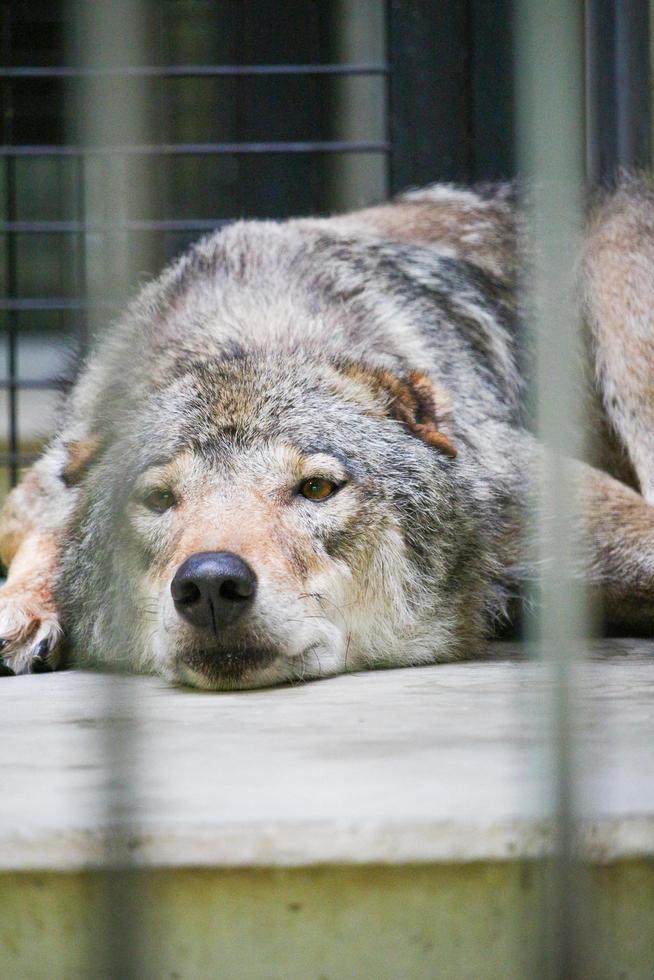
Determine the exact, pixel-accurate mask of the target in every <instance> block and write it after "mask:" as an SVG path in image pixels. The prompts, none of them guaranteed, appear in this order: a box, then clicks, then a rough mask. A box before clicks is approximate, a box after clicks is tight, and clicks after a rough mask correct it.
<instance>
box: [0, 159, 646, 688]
mask: <svg viewBox="0 0 654 980" xmlns="http://www.w3.org/2000/svg"><path fill="white" fill-rule="evenodd" d="M523 239H524V232H523V222H522V219H521V217H520V208H519V207H518V206H517V204H516V201H515V194H514V193H513V191H512V189H511V188H510V187H506V186H501V187H488V186H482V187H478V188H472V189H466V188H460V187H455V186H451V185H434V186H431V187H427V188H425V189H422V190H418V191H412V192H409V193H407V194H404V195H402V196H400V197H398V198H396V199H395V200H393V201H391V202H390V203H387V204H383V205H380V206H377V207H371V208H367V209H365V210H362V211H360V212H358V213H354V214H350V215H345V216H336V217H331V218H300V219H294V220H288V221H284V222H270V221H243V222H237V223H234V224H232V225H230V226H229V227H227V228H225V229H224V230H222V231H221V232H220V233H218V234H215V235H212V236H210V237H207V238H205V239H203V240H201V241H199V243H197V244H196V245H195V246H194V247H192V248H191V249H190V251H188V252H187V253H186V254H184V255H182V256H181V257H180V258H179V259H178V260H177V261H175V262H174V263H173V264H172V265H171V266H170V267H169V268H167V269H166V270H165V271H164V272H163V274H162V275H161V276H160V277H159V278H158V279H157V280H156V281H154V282H152V283H150V284H148V285H146V286H145V287H144V288H143V290H142V291H141V293H140V294H139V295H138V296H137V298H136V299H135V300H134V301H133V302H132V303H131V305H130V306H129V307H128V309H127V310H126V312H125V314H124V315H123V316H122V317H121V318H120V319H119V321H118V322H117V323H116V324H115V325H114V326H113V327H112V328H111V329H110V330H109V331H108V332H107V333H106V334H104V335H103V336H101V337H100V339H99V341H98V342H97V345H96V347H95V349H94V350H93V352H92V354H91V355H90V357H89V358H88V360H87V362H86V364H85V366H84V367H83V369H82V371H81V373H80V376H79V378H78V380H77V383H76V385H75V386H74V388H73V389H72V391H71V393H70V395H69V396H68V398H67V400H66V403H65V405H64V408H63V414H62V419H61V424H60V426H59V429H58V431H57V434H56V435H55V437H54V438H53V439H52V441H51V443H50V444H49V446H48V447H47V449H46V450H45V452H44V453H43V455H42V457H41V458H40V459H39V460H38V461H37V463H36V464H35V465H34V466H33V467H32V469H31V470H29V471H28V472H27V474H26V476H25V477H24V479H23V481H22V482H21V483H20V484H19V485H18V487H16V488H15V489H14V490H13V491H12V493H11V494H10V495H9V497H8V499H7V502H6V504H5V507H4V510H3V513H2V517H1V519H0V554H1V556H2V559H3V561H4V563H5V564H6V565H7V566H8V569H9V574H8V579H7V582H6V584H5V585H4V587H3V588H2V589H1V590H0V638H1V639H0V646H1V652H0V656H1V657H2V658H3V659H4V662H5V664H6V665H7V667H8V668H10V669H11V670H12V671H13V672H14V673H25V672H33V671H38V670H44V669H53V668H55V667H56V666H58V665H61V664H62V663H63V662H64V661H66V660H67V661H70V660H71V659H72V660H73V662H75V663H78V664H90V663H93V664H103V665H114V666H122V667H127V668H128V669H132V670H138V671H146V672H155V673H158V674H160V675H162V676H163V677H165V678H167V679H168V680H169V681H171V682H173V683H180V684H189V685H193V686H197V687H202V688H214V689H236V688H249V687H260V686H267V685H274V684H279V683H283V682H296V681H302V680H308V679H312V678H318V677H325V676H328V675H333V674H336V673H339V672H343V671H350V670H362V669H365V668H371V667H380V666H407V665H414V664H431V663H435V662H439V661H451V660H456V659H460V658H465V657H471V656H475V655H477V654H479V653H480V651H482V650H483V648H484V644H485V642H486V640H487V638H488V636H489V635H492V633H493V631H494V630H495V628H496V626H497V624H498V622H501V620H502V617H504V616H505V615H506V609H507V603H508V601H509V600H510V599H511V597H512V596H514V595H515V594H516V592H517V591H518V590H519V589H520V587H521V583H522V582H524V580H525V579H527V578H528V577H529V576H530V575H531V574H532V573H533V568H531V565H530V558H529V547H528V545H527V543H526V542H527V537H528V536H527V535H526V534H525V523H526V521H527V519H528V515H529V508H530V501H531V500H532V499H533V477H532V473H533V469H534V465H535V462H536V461H537V460H538V459H539V458H540V453H541V450H540V447H539V446H538V445H537V443H536V441H535V439H534V437H533V435H532V434H531V433H530V431H529V429H528V426H527V424H526V421H525V412H524V406H523V402H524V398H523V395H524V391H525V387H526V386H527V385H528V380H529V379H528V363H529V358H528V357H527V356H525V347H524V335H525V330H524V316H523V314H522V311H521V305H522V304H521V300H520V278H521V270H522V268H523V258H522V253H523ZM583 270H584V271H583V274H582V279H581V283H582V285H581V290H580V291H581V301H582V304H583V310H584V316H585V322H586V324H587V330H588V337H589V344H588V351H589V359H590V364H591V366H592V371H591V374H592V384H591V386H590V387H591V389H592V390H591V401H592V404H593V406H594V411H595V412H596V419H597V424H598V425H601V426H602V432H603V438H602V440H601V449H602V458H601V460H600V464H601V465H599V466H592V465H590V464H589V463H588V462H583V461H580V462H579V463H576V464H574V466H575V474H576V481H577V489H578V495H579V502H580V506H579V518H578V524H579V527H578V529H577V530H578V536H579V549H580V554H581V556H582V561H583V565H584V567H583V574H584V576H585V578H586V580H587V581H588V582H589V583H590V585H591V586H592V587H593V588H595V589H598V590H601V592H602V593H603V595H604V598H605V601H606V603H607V607H608V608H611V609H612V610H613V612H614V613H615V615H616V616H617V617H618V618H620V617H621V616H622V618H623V619H625V620H627V621H630V617H634V616H641V615H643V610H646V609H647V610H649V609H651V608H654V607H652V605H651V603H652V600H653V599H654V506H653V505H654V445H652V443H653V442H654V395H653V394H652V393H653V392H654V386H653V385H652V376H653V375H652V372H653V370H654V362H653V355H652V353H651V351H652V339H653V330H652V311H653V310H654V302H653V301H654V193H653V192H652V190H651V189H650V188H649V185H648V184H647V182H646V181H645V180H644V179H637V178H630V179H625V180H623V182H622V183H621V185H620V186H619V187H618V189H617V190H616V191H615V192H614V193H612V194H611V195H609V196H608V197H606V198H605V199H604V200H603V201H602V202H601V204H599V205H598V206H597V207H596V208H595V209H594V211H593V213H592V216H591V219H590V222H589V226H588V234H587V239H586V245H585V251H584V256H583ZM648 615H649V613H648ZM649 622H651V620H649Z"/></svg>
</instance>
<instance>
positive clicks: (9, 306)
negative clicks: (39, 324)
mask: <svg viewBox="0 0 654 980" xmlns="http://www.w3.org/2000/svg"><path fill="white" fill-rule="evenodd" d="M116 305H117V304H115V303H112V302H111V301H109V300H97V301H92V300H87V299H68V298H66V299H59V298H57V297H52V298H50V297H46V298H44V299H42V298H40V297H39V298H26V299H19V298H17V297H11V298H9V299H0V312H3V311H7V312H9V313H26V312H28V311H31V310H60V311H63V312H66V311H73V310H74V311H77V310H95V309H114V308H115V306H116Z"/></svg>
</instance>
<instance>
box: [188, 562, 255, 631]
mask: <svg viewBox="0 0 654 980" xmlns="http://www.w3.org/2000/svg"><path fill="white" fill-rule="evenodd" d="M256 588H257V577H256V575H255V574H254V572H253V571H252V569H251V568H250V566H249V565H247V564H246V563H245V562H244V561H243V559H242V558H239V557H238V555H233V554H232V553H231V552H230V551H199V552H198V553H197V554H195V555H191V557H190V558H187V559H186V561H185V562H182V564H181V565H180V566H179V568H178V569H177V571H176V572H175V577H174V578H173V580H172V582H171V583H170V591H171V593H172V597H173V601H174V603H175V608H176V609H177V612H178V613H179V614H180V615H181V616H183V617H184V619H187V620H188V621H189V623H192V624H193V625H194V626H199V627H201V628H203V629H213V631H214V633H216V632H217V631H218V630H219V629H220V628H221V627H223V626H229V625H230V624H231V623H233V622H234V621H235V620H236V619H238V617H239V616H242V615H243V613H244V612H245V611H246V610H247V609H248V608H249V607H250V606H251V605H252V600H253V599H254V593H255V591H256Z"/></svg>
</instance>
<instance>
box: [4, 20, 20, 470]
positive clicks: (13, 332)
mask: <svg viewBox="0 0 654 980" xmlns="http://www.w3.org/2000/svg"><path fill="white" fill-rule="evenodd" d="M2 13H3V17H2V55H3V62H4V64H6V65H9V64H11V34H12V31H11V6H10V5H9V4H8V3H5V4H3V6H2ZM13 95H14V90H13V82H12V81H9V80H7V81H6V82H5V86H4V89H3V100H2V136H3V142H4V143H5V144H6V145H10V144H11V143H12V142H13V128H14V127H13V119H14V99H13ZM16 163H17V161H16V160H15V159H11V158H7V159H6V160H5V168H6V169H5V193H6V195H7V198H6V200H7V221H16V219H17V211H16ZM16 259H17V256H16V235H15V233H14V232H11V231H10V232H9V233H8V234H7V243H6V275H7V293H8V295H9V296H10V297H12V298H14V297H15V296H16V295H17V289H18V267H17V262H16ZM7 379H8V382H9V383H8V385H7V427H8V428H7V449H8V453H9V483H10V486H14V484H15V483H17V481H18V469H19V466H18V449H19V440H18V313H17V312H16V311H15V310H8V311H7Z"/></svg>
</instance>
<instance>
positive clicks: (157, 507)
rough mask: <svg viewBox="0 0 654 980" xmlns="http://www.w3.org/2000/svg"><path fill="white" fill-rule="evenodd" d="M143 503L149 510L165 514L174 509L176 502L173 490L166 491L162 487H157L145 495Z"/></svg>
mask: <svg viewBox="0 0 654 980" xmlns="http://www.w3.org/2000/svg"><path fill="white" fill-rule="evenodd" d="M143 503H144V504H145V506H146V507H147V508H148V510H153V511H155V512H156V513H157V514H163V512H164V511H165V510H169V509H170V508H171V507H173V506H174V505H175V503H176V501H175V495H174V493H173V492H172V490H164V489H162V488H161V487H156V488H155V489H154V490H150V492H149V493H147V494H146V495H145V497H144V498H143Z"/></svg>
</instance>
